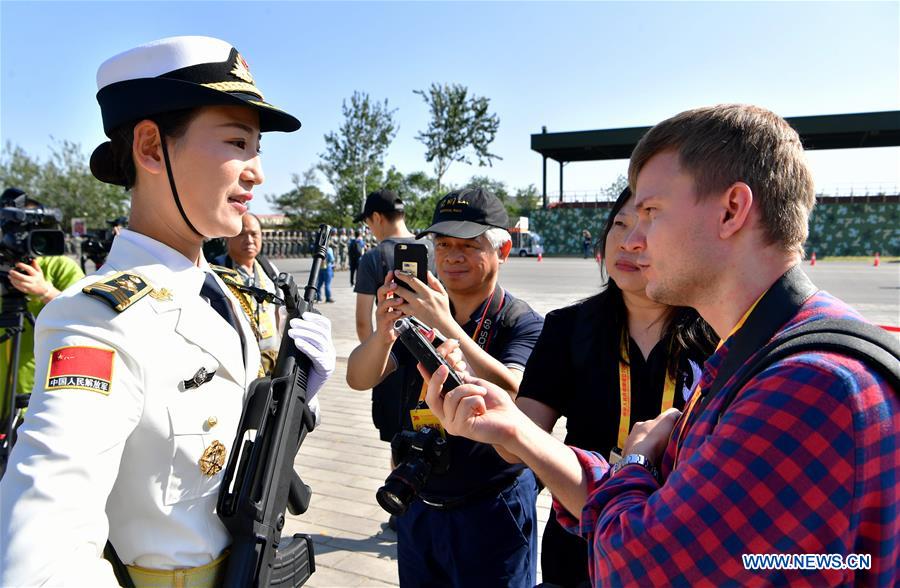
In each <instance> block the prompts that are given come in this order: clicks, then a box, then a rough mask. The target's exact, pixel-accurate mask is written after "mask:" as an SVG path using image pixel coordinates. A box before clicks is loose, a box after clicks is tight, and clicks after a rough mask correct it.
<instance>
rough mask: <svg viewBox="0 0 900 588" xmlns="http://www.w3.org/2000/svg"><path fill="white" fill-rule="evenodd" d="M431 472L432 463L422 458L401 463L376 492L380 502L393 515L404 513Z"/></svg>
mask: <svg viewBox="0 0 900 588" xmlns="http://www.w3.org/2000/svg"><path fill="white" fill-rule="evenodd" d="M430 472H431V465H430V464H428V463H426V462H424V461H422V460H421V459H416V460H413V461H408V462H404V463H401V464H400V465H399V466H397V469H395V470H394V471H393V472H391V474H390V475H389V476H388V477H387V479H386V480H385V481H384V486H382V487H381V488H379V489H378V491H377V492H376V493H375V498H376V500H378V504H380V505H381V508H383V509H384V510H386V511H388V512H389V513H391V514H392V515H395V516H400V515H402V514H403V513H405V512H406V509H407V508H409V505H410V503H411V502H412V501H413V500H414V499H415V498H416V496H417V495H418V494H419V491H420V490H421V489H422V486H424V485H425V480H426V479H427V478H428V474H429V473H430Z"/></svg>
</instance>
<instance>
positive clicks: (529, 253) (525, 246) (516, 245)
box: [509, 228, 544, 257]
mask: <svg viewBox="0 0 900 588" xmlns="http://www.w3.org/2000/svg"><path fill="white" fill-rule="evenodd" d="M509 234H510V236H511V237H512V249H511V250H510V253H509V254H510V255H518V256H519V257H533V256H535V255H542V254H543V253H544V246H543V242H542V240H541V236H540V235H539V234H537V233H532V232H530V231H528V230H524V231H523V230H522V229H519V228H512V229H509Z"/></svg>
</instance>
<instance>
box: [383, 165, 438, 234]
mask: <svg viewBox="0 0 900 588" xmlns="http://www.w3.org/2000/svg"><path fill="white" fill-rule="evenodd" d="M392 171H394V172H396V170H392ZM390 175H391V174H390V172H389V174H388V176H389V177H390ZM395 175H396V176H397V178H398V182H397V187H393V186H392V189H394V190H397V192H398V194H400V197H401V198H402V199H403V204H404V208H405V212H406V225H407V226H408V227H409V228H410V229H412V230H422V229H424V228H426V227H427V226H428V225H430V224H431V217H432V216H433V215H434V208H435V206H437V201H438V200H439V199H440V197H441V193H440V192H439V191H438V185H437V180H436V179H435V178H432V177H430V176H429V175H428V174H426V173H425V172H422V171H418V172H413V173H410V174H407V175H405V176H404V175H402V174H400V173H399V172H396V174H395Z"/></svg>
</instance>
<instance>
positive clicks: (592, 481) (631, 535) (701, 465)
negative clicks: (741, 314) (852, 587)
mask: <svg viewBox="0 0 900 588" xmlns="http://www.w3.org/2000/svg"><path fill="white" fill-rule="evenodd" d="M823 318H857V319H858V318H860V317H859V315H858V314H856V313H855V312H854V311H853V310H852V309H850V308H849V307H848V306H846V305H845V304H844V303H843V302H841V301H840V300H837V299H836V298H834V297H832V296H830V295H828V294H826V293H824V292H821V291H820V292H818V293H816V294H814V295H813V296H812V297H811V298H809V299H808V300H807V301H806V302H805V303H804V304H803V306H802V307H801V309H800V311H799V313H798V314H797V315H796V316H795V317H794V318H793V319H791V320H790V321H789V322H788V323H787V324H786V325H785V326H784V327H782V328H781V329H780V331H779V332H781V331H784V330H787V329H790V328H793V327H796V326H799V325H802V324H804V323H806V322H809V321H813V320H818V319H823ZM750 320H752V317H751V319H750ZM731 341H733V338H732V337H729V339H728V340H726V341H725V343H724V344H723V345H722V346H721V347H720V348H719V349H718V350H717V351H716V353H715V354H713V355H712V356H711V357H710V358H709V360H708V361H707V362H706V364H705V365H704V370H703V376H702V378H701V380H700V386H701V387H709V386H710V385H711V384H712V382H713V381H714V379H715V377H716V374H717V371H718V369H719V367H720V366H721V365H722V361H723V359H724V358H725V356H726V355H727V354H728V352H729V343H730V342H731ZM739 374H740V370H739V372H738V374H735V376H738V375H739ZM733 380H734V377H733V378H732V382H733ZM726 388H727V385H726ZM722 396H723V395H722V394H719V395H717V396H716V397H715V398H713V399H711V400H710V401H709V407H708V409H709V410H704V411H701V410H699V407H698V409H697V410H694V411H693V412H692V413H690V414H686V415H685V416H686V417H687V418H688V422H687V423H684V424H685V425H686V430H685V432H684V433H683V434H682V435H681V436H680V446H679V447H676V443H678V440H679V436H678V435H677V433H678V431H679V429H680V427H681V426H682V424H683V423H681V421H679V423H678V424H677V425H676V427H675V434H673V439H672V440H670V442H669V445H668V447H667V449H666V452H665V455H664V457H663V461H662V467H661V473H662V476H663V479H664V480H665V481H664V484H663V485H662V486H660V485H659V484H658V483H657V482H656V480H654V479H653V477H652V476H651V475H650V473H649V472H648V471H647V470H646V469H644V468H643V467H641V466H637V465H632V466H627V467H625V468H623V469H622V471H621V472H619V473H618V474H617V475H616V476H615V477H611V476H610V475H609V464H608V463H607V462H606V460H605V459H604V458H603V457H602V456H600V455H598V454H596V453H592V452H588V451H583V450H580V449H577V448H572V449H573V450H574V451H575V453H576V455H577V457H578V460H579V462H580V463H581V466H582V468H583V470H584V472H585V474H586V476H587V479H588V500H587V502H586V504H585V507H584V510H583V511H582V513H581V521H580V522H579V520H578V519H576V518H575V517H573V516H572V515H571V514H570V513H568V512H567V511H566V510H565V509H564V508H563V507H562V506H561V505H560V504H559V503H558V502H554V508H555V509H556V512H557V516H558V517H559V521H560V523H561V524H562V525H563V526H564V527H566V528H567V529H568V530H569V531H571V532H573V533H576V534H579V535H581V536H582V537H584V538H585V539H586V540H587V541H588V543H589V544H590V545H591V553H590V558H589V565H590V568H591V569H590V573H591V578H592V580H593V582H594V584H595V585H603V586H633V585H640V586H644V585H669V584H672V585H683V586H688V585H689V586H729V585H731V586H737V585H740V586H752V585H770V584H776V585H786V584H788V583H790V584H791V585H811V586H825V585H848V584H856V585H873V586H874V585H878V586H889V585H890V586H893V585H896V584H897V583H898V582H900V575H898V574H900V572H898V569H900V447H898V443H897V441H898V431H900V402H898V399H897V395H896V394H895V393H894V392H892V391H891V389H890V387H889V385H888V384H887V383H885V381H884V380H883V379H882V378H881V377H880V376H879V375H876V374H875V373H873V372H872V370H870V369H869V368H867V367H866V366H865V365H863V364H862V363H860V362H859V361H856V360H853V359H850V358H847V357H843V356H839V355H835V354H831V353H812V352H811V353H803V354H798V355H795V356H792V357H788V358H785V359H783V360H781V361H778V362H776V363H774V364H772V365H771V366H770V367H768V368H767V369H766V370H764V371H763V372H762V373H760V374H759V375H757V376H756V377H755V378H754V379H752V380H751V381H750V382H748V384H747V385H746V386H745V387H744V388H743V390H742V391H741V392H740V393H739V394H738V395H737V396H736V397H735V399H734V401H733V402H732V404H731V406H729V407H728V408H727V410H726V411H725V412H724V413H723V414H722V415H721V420H720V421H719V422H718V424H716V422H715V421H716V418H717V417H718V413H719V412H720V411H719V409H718V405H720V404H721V401H722ZM698 413H699V414H698ZM684 418H685V417H684V416H683V417H682V419H684ZM676 453H677V456H678V459H677V464H676V463H675V456H676ZM673 466H674V467H673ZM766 553H773V554H774V553H782V554H788V553H789V554H816V553H824V554H841V555H843V556H846V555H847V554H851V553H856V554H871V557H872V566H871V569H869V570H849V569H848V570H747V569H745V568H744V565H743V561H742V558H741V555H742V554H766Z"/></svg>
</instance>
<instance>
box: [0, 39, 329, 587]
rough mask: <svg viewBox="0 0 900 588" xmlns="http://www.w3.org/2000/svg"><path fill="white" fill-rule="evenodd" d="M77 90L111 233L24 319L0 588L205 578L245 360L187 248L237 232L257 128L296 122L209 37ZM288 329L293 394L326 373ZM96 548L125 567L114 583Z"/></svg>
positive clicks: (255, 179)
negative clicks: (93, 105)
mask: <svg viewBox="0 0 900 588" xmlns="http://www.w3.org/2000/svg"><path fill="white" fill-rule="evenodd" d="M97 83H98V86H99V92H98V93H97V99H98V101H99V102H100V107H101V112H102V114H103V123H104V130H105V132H106V134H107V136H108V137H110V139H111V140H110V141H108V142H105V143H103V144H102V145H101V146H100V147H98V148H97V149H96V150H95V151H94V154H93V156H92V157H91V171H92V173H93V174H94V176H95V177H97V179H99V180H101V181H104V182H107V183H111V184H116V185H122V186H126V187H130V188H131V189H132V198H131V216H130V226H129V229H126V230H123V231H122V232H121V233H120V234H119V235H117V236H116V238H115V240H114V241H113V245H112V249H111V251H110V253H109V256H108V257H107V261H106V263H105V264H104V266H103V267H102V268H101V269H100V270H99V272H98V273H97V274H94V275H92V276H90V277H88V278H85V279H83V280H81V281H79V282H76V283H75V284H74V285H73V286H72V287H70V288H68V289H66V291H65V292H63V293H62V294H60V295H59V296H58V297H57V298H56V299H55V300H53V301H52V302H51V303H50V304H48V305H47V307H46V308H44V310H43V312H42V313H41V315H40V317H39V318H38V321H37V325H36V327H35V358H36V359H37V364H36V371H35V387H34V391H33V393H32V396H31V402H30V405H29V409H28V414H27V415H26V417H25V421H24V424H23V425H22V427H21V428H20V430H19V436H18V441H17V443H16V445H15V446H14V447H13V450H12V453H11V455H10V461H9V466H8V469H7V471H6V474H5V476H4V478H3V480H2V483H0V545H2V549H0V586H37V585H42V586H47V585H50V586H57V585H73V584H74V585H80V586H110V585H119V584H118V582H123V583H133V584H134V585H136V586H151V585H152V586H176V585H178V586H215V585H218V584H220V583H221V580H222V575H223V573H224V571H225V565H224V562H225V560H226V558H227V551H226V548H227V547H228V545H229V544H230V543H231V537H230V535H229V533H228V531H227V529H226V528H225V526H224V525H223V524H222V522H221V521H220V520H219V518H218V517H217V516H216V509H215V507H216V498H217V495H218V492H219V489H220V486H221V482H222V476H223V471H222V470H223V467H224V465H225V463H226V460H227V459H228V457H230V455H231V452H232V450H233V449H234V448H233V447H232V443H233V440H234V438H235V436H236V432H237V428H238V421H239V419H240V415H241V411H242V409H243V405H244V397H245V395H246V391H247V386H248V384H249V383H250V382H251V381H252V380H253V379H254V378H256V377H257V375H258V374H259V367H260V355H259V348H258V347H257V345H256V339H255V337H254V335H253V332H252V330H251V328H250V324H249V322H248V321H247V319H246V317H245V315H244V313H243V312H242V311H241V308H240V306H239V304H238V301H237V300H236V299H235V298H234V296H232V295H231V294H230V292H228V289H227V288H225V287H224V285H223V283H222V281H221V280H220V279H219V278H218V277H217V276H216V275H215V274H214V273H213V272H212V271H211V269H210V267H209V264H208V263H207V262H206V259H204V257H203V254H202V250H201V247H202V244H203V240H204V238H214V237H225V236H234V235H236V234H237V233H239V232H240V230H241V226H242V216H243V215H244V214H245V213H246V212H247V202H248V201H249V200H251V198H252V197H253V196H252V193H251V190H252V189H253V188H254V187H256V186H257V185H259V184H261V183H262V182H263V179H264V176H263V172H262V164H261V161H260V157H259V144H260V134H261V133H262V132H266V131H276V130H277V131H287V132H290V131H295V130H297V129H298V128H299V127H300V121H298V120H297V119H296V118H294V117H293V116H291V115H289V114H287V113H286V112H284V111H282V110H280V109H278V108H276V107H274V106H272V105H271V104H269V103H268V102H266V101H265V100H264V98H263V95H262V93H261V91H260V90H259V88H258V87H257V86H256V84H255V82H254V80H253V76H252V75H251V74H250V70H249V67H248V66H247V62H246V61H245V60H244V58H243V57H241V55H240V54H239V53H238V52H237V50H236V49H235V48H234V47H232V46H231V45H230V44H229V43H226V42H224V41H221V40H219V39H212V38H209V37H173V38H169V39H162V40H160V41H156V42H153V43H149V44H146V45H141V46H139V47H135V48H133V49H131V50H128V51H126V52H124V53H121V54H119V55H116V56H115V57H113V58H111V59H109V60H107V61H106V62H105V63H104V64H103V65H101V66H100V69H99V71H98V73H97ZM289 324H290V329H289V331H288V334H289V336H290V337H291V338H292V339H293V341H294V343H295V344H296V345H297V347H298V348H299V349H300V350H301V351H302V352H303V353H304V354H306V355H307V356H308V357H309V358H310V361H311V364H312V369H311V371H310V377H309V385H308V390H309V393H310V396H312V395H313V394H314V393H315V391H317V390H318V389H319V388H321V386H322V384H323V383H324V381H325V379H326V378H327V377H328V375H329V374H330V372H331V371H332V370H333V368H334V347H333V345H332V343H331V333H330V331H331V325H330V323H329V322H328V320H327V319H324V317H316V316H315V315H311V314H310V313H305V314H304V316H303V318H302V319H293V320H291V321H290V323H289ZM107 541H108V542H109V545H111V547H112V548H114V550H115V552H116V553H117V554H118V559H119V560H121V563H123V564H125V566H126V567H127V571H124V570H121V569H120V570H119V572H121V573H120V574H117V575H115V576H114V572H113V568H112V566H111V565H110V562H109V561H107V560H106V559H104V558H103V553H104V546H105V545H106V544H107ZM110 559H113V560H114V559H115V558H113V557H112V556H110Z"/></svg>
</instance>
